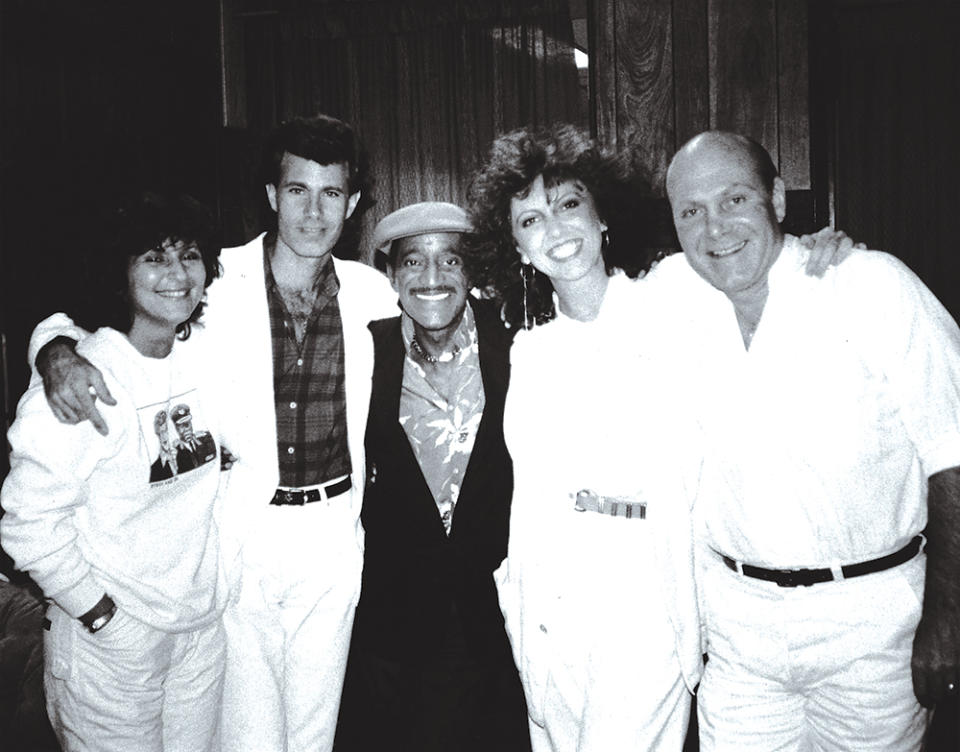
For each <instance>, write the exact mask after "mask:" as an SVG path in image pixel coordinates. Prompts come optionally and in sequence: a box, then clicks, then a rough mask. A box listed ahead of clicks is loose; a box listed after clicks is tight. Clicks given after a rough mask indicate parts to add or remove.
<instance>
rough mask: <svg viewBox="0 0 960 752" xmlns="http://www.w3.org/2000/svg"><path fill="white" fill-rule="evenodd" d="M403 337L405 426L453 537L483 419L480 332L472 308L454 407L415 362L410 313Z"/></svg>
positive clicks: (462, 340)
mask: <svg viewBox="0 0 960 752" xmlns="http://www.w3.org/2000/svg"><path fill="white" fill-rule="evenodd" d="M400 331H401V333H402V334H403V341H404V345H405V346H406V350H407V357H406V358H405V359H404V364H403V387H402V389H401V392H400V425H401V426H403V429H404V431H405V432H406V434H407V439H408V440H409V441H410V447H411V448H412V449H413V453H414V456H415V457H416V458H417V462H418V463H419V465H420V470H421V472H422V473H423V477H424V479H425V480H426V482H427V486H428V487H429V488H430V491H431V493H432V494H433V499H434V501H435V502H436V504H437V511H438V513H439V514H440V519H441V521H442V522H443V527H444V529H445V530H446V532H447V535H450V529H451V526H452V525H453V512H454V509H455V507H456V505H457V497H458V496H459V495H460V486H461V483H462V482H463V476H464V474H465V473H466V471H467V463H468V462H469V461H470V452H471V451H472V450H473V442H474V440H475V439H476V436H477V429H478V428H479V426H480V419H481V418H482V417H483V407H484V393H483V377H482V375H481V373H480V351H479V348H478V346H477V327H476V323H475V322H474V318H473V311H471V310H470V306H469V305H468V306H467V307H466V309H465V310H464V315H463V319H462V320H461V322H460V326H459V327H458V328H457V331H456V332H455V333H454V338H453V341H454V343H455V344H456V345H457V346H459V348H460V351H459V352H458V353H457V354H456V355H455V356H454V360H455V362H456V375H457V377H458V378H457V380H456V384H455V386H454V388H453V390H452V392H451V394H450V401H447V399H446V398H445V397H444V396H443V395H442V394H441V393H440V392H439V391H438V390H437V389H436V388H435V387H434V386H433V384H431V383H430V380H429V378H428V376H427V373H426V371H425V370H424V369H423V367H422V366H421V365H420V364H419V363H417V362H416V361H415V360H414V359H413V358H412V357H411V356H410V348H411V345H410V341H411V340H412V339H413V333H414V329H413V321H412V320H411V319H410V317H409V316H407V314H405V313H404V314H402V316H401V323H400Z"/></svg>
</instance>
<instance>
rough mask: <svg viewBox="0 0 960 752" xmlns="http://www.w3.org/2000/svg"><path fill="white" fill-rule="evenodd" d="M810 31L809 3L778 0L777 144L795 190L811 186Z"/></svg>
mask: <svg viewBox="0 0 960 752" xmlns="http://www.w3.org/2000/svg"><path fill="white" fill-rule="evenodd" d="M808 29H809V21H808V18H807V0H777V58H778V65H777V91H778V95H777V106H778V111H777V127H778V129H779V132H778V139H777V143H778V146H779V149H780V154H779V162H780V176H781V177H782V178H783V179H784V182H786V184H787V186H788V187H790V188H794V189H799V188H803V189H808V188H810V187H811V180H810V60H809V44H808V38H809V33H808ZM774 156H776V155H774Z"/></svg>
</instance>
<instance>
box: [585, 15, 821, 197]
mask: <svg viewBox="0 0 960 752" xmlns="http://www.w3.org/2000/svg"><path fill="white" fill-rule="evenodd" d="M809 2H810V0H593V2H592V16H591V18H592V22H593V27H594V29H596V34H595V49H593V50H592V51H591V52H592V59H591V65H592V66H593V67H594V69H595V71H594V74H593V81H594V84H595V89H594V94H595V97H596V123H597V135H598V136H599V137H600V139H601V140H602V141H603V142H604V143H606V144H607V145H609V146H612V147H616V148H624V147H629V148H632V149H633V150H634V152H635V156H636V161H637V162H638V163H639V164H643V165H646V166H647V168H648V170H649V172H650V173H651V174H652V177H653V178H654V186H655V193H656V194H657V195H663V191H662V184H661V183H662V178H663V175H664V172H665V169H666V166H667V164H668V163H669V159H670V157H671V156H672V155H673V152H674V151H675V150H676V149H677V148H678V147H679V146H681V145H682V144H683V143H684V142H686V141H687V140H688V139H689V138H691V137H692V136H694V135H696V134H697V133H699V132H701V131H703V130H706V129H707V128H725V129H729V130H734V131H737V132H740V133H745V134H746V135H749V136H752V137H753V138H755V139H757V140H758V141H760V143H762V144H763V145H764V146H765V147H766V148H767V149H768V150H769V151H770V154H771V156H772V157H773V159H774V161H776V162H778V163H779V167H780V170H781V174H782V175H783V177H784V180H785V182H786V184H787V188H788V189H791V190H798V189H799V190H809V189H810V188H811V175H810V114H809V109H810V96H809V58H808V11H809Z"/></svg>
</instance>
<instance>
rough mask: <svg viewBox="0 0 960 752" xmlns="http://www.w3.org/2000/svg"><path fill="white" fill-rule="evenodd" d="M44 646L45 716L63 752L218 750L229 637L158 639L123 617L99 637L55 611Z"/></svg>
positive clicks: (208, 631)
mask: <svg viewBox="0 0 960 752" xmlns="http://www.w3.org/2000/svg"><path fill="white" fill-rule="evenodd" d="M47 617H48V618H49V619H50V631H49V632H47V633H46V637H45V640H44V688H45V690H46V695H47V712H48V714H49V716H50V722H51V725H52V726H53V730H54V732H55V733H56V735H57V738H58V740H59V741H60V746H61V747H62V748H63V749H64V752H130V750H137V752H204V751H205V750H214V749H216V747H217V744H218V742H217V722H218V720H219V716H220V695H221V690H222V687H223V668H224V655H225V649H224V633H223V626H222V624H221V622H220V620H219V619H218V620H217V621H215V622H214V623H213V624H211V625H210V626H207V627H204V628H202V629H199V630H197V631H194V632H184V633H180V634H171V633H169V632H161V631H159V630H157V629H154V628H153V627H150V626H148V625H146V624H143V623H142V622H139V621H137V620H136V619H134V618H133V617H132V616H129V615H127V614H126V613H125V612H123V611H118V612H117V613H116V615H115V616H114V617H113V619H111V620H110V622H109V623H108V624H107V625H106V626H105V627H104V628H103V629H101V630H100V631H98V632H97V633H96V634H90V632H88V631H87V629H86V628H85V627H84V626H83V625H82V624H81V623H80V622H79V621H78V620H77V619H74V618H72V617H71V616H70V615H69V614H67V613H66V612H65V611H63V610H62V609H60V608H59V607H57V606H55V605H53V606H51V607H50V608H49V609H48V611H47Z"/></svg>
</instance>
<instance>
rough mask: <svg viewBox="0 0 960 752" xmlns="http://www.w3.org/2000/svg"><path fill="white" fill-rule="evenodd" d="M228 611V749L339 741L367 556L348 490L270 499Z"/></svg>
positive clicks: (311, 746) (292, 748)
mask: <svg viewBox="0 0 960 752" xmlns="http://www.w3.org/2000/svg"><path fill="white" fill-rule="evenodd" d="M252 529H253V530H254V532H253V535H252V537H251V538H250V539H249V540H248V541H247V542H246V543H245V544H244V548H243V553H242V564H241V567H242V573H241V582H240V592H239V597H238V598H236V599H232V601H231V603H229V604H228V605H227V609H226V612H225V613H224V624H225V626H226V631H227V672H226V682H225V685H224V700H223V723H222V725H223V747H222V749H223V752H247V751H249V752H327V751H329V750H331V749H332V748H333V737H334V732H335V730H336V724H337V714H338V712H339V709H340V694H341V692H342V689H343V676H344V672H345V670H346V663H347V651H348V649H349V646H350V632H351V629H352V628H353V614H354V609H355V608H356V605H357V600H358V598H359V593H360V574H361V569H362V566H363V553H362V551H361V549H360V544H359V542H358V538H357V524H356V513H355V512H354V511H351V507H350V494H349V493H347V494H342V495H341V496H338V497H335V498H333V499H330V500H324V501H317V502H313V503H310V504H305V505H304V506H299V507H298V506H269V505H265V507H264V509H263V510H262V513H261V515H260V518H259V520H258V522H257V524H256V525H254V526H253V528H252Z"/></svg>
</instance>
